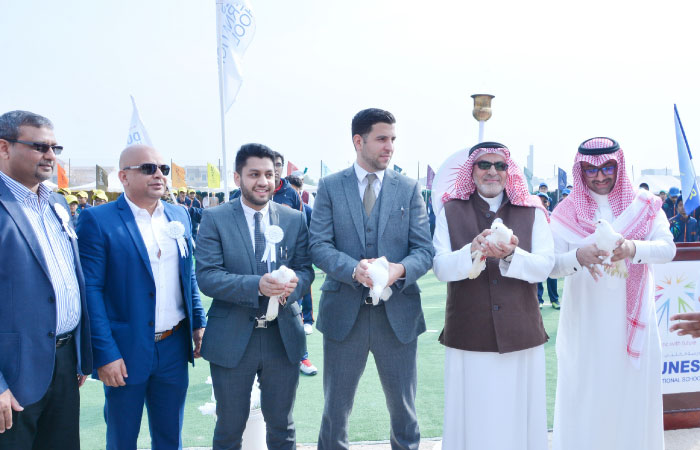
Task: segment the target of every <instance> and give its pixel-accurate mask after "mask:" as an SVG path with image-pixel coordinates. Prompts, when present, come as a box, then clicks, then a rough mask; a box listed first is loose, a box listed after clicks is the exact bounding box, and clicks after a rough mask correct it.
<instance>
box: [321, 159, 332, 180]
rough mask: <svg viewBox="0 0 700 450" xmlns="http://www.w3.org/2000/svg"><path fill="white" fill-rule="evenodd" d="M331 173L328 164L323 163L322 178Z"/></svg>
mask: <svg viewBox="0 0 700 450" xmlns="http://www.w3.org/2000/svg"><path fill="white" fill-rule="evenodd" d="M330 173H331V170H330V169H329V168H328V166H327V165H326V163H324V162H323V161H321V178H323V177H325V176H326V175H329V174H330Z"/></svg>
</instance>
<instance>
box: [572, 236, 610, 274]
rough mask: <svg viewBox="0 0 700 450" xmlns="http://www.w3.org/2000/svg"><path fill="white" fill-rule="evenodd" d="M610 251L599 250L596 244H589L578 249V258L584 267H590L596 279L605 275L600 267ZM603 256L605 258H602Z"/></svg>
mask: <svg viewBox="0 0 700 450" xmlns="http://www.w3.org/2000/svg"><path fill="white" fill-rule="evenodd" d="M609 254H610V253H608V252H606V251H605V250H598V247H596V245H595V244H589V245H586V246H585V247H581V248H579V249H578V250H576V260H577V261H578V263H579V264H581V265H582V266H583V267H585V268H586V269H588V271H589V272H590V273H591V276H592V277H593V279H594V280H595V281H598V279H599V278H600V277H602V276H603V272H602V271H601V270H600V268H599V267H598V266H599V265H600V262H601V261H602V259H603V258H605V257H606V256H608V255H609ZM601 256H602V257H603V258H601Z"/></svg>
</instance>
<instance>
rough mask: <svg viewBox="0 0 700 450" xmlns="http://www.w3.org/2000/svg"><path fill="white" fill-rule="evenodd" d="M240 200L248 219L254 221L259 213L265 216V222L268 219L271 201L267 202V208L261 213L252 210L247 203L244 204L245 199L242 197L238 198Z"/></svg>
mask: <svg viewBox="0 0 700 450" xmlns="http://www.w3.org/2000/svg"><path fill="white" fill-rule="evenodd" d="M238 199H239V201H240V202H241V207H243V213H244V214H245V215H246V217H249V218H250V219H251V220H254V219H255V213H256V212H259V213H262V215H263V216H262V218H263V220H265V218H266V217H267V213H268V212H269V211H270V202H269V201H268V202H267V204H266V205H265V207H264V208H263V209H261V210H260V211H257V210H255V209H253V208H251V207H250V206H248V205H246V204H245V203H243V199H242V198H241V197H238Z"/></svg>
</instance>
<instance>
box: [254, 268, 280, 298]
mask: <svg viewBox="0 0 700 450" xmlns="http://www.w3.org/2000/svg"><path fill="white" fill-rule="evenodd" d="M258 289H259V290H260V293H262V295H264V296H266V297H274V296H275V295H284V292H285V284H284V283H280V282H279V281H277V280H275V278H274V277H273V276H272V275H270V274H269V273H266V274H265V275H263V276H262V277H260V282H259V283H258Z"/></svg>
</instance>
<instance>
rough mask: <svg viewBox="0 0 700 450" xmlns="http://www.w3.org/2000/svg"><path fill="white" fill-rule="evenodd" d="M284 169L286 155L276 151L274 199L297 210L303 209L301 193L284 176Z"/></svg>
mask: <svg viewBox="0 0 700 450" xmlns="http://www.w3.org/2000/svg"><path fill="white" fill-rule="evenodd" d="M283 169H284V156H283V155H282V154H281V153H278V152H275V192H274V194H273V197H272V201H273V202H275V203H279V204H280V205H287V206H289V207H290V208H292V209H296V210H297V211H303V209H302V207H301V197H300V196H299V193H298V192H297V191H296V190H295V189H294V188H293V187H292V186H291V185H290V184H289V181H287V180H285V179H284V178H282V170H283Z"/></svg>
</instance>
